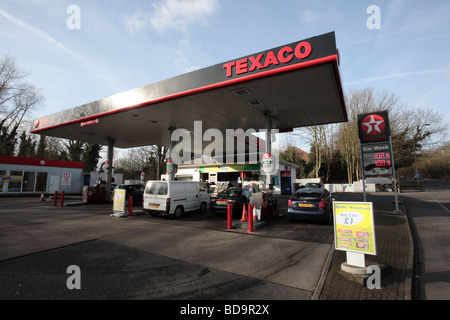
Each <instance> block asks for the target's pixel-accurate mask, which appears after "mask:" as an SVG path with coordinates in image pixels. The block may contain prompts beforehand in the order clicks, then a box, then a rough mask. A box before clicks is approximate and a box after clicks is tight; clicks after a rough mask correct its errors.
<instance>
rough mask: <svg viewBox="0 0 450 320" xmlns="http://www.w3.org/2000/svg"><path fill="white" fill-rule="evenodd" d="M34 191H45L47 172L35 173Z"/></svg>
mask: <svg viewBox="0 0 450 320" xmlns="http://www.w3.org/2000/svg"><path fill="white" fill-rule="evenodd" d="M35 191H36V192H46V191H47V172H38V173H37V175H36V190H35Z"/></svg>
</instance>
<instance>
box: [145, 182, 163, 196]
mask: <svg viewBox="0 0 450 320" xmlns="http://www.w3.org/2000/svg"><path fill="white" fill-rule="evenodd" d="M145 193H146V194H154V195H166V194H167V183H166V182H151V183H148V184H147V186H146V187H145Z"/></svg>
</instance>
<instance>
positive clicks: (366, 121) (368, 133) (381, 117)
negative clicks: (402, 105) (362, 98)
mask: <svg viewBox="0 0 450 320" xmlns="http://www.w3.org/2000/svg"><path fill="white" fill-rule="evenodd" d="M358 131H359V139H360V141H361V143H375V142H382V141H389V137H390V135H391V133H390V130H389V115H388V112H387V111H376V112H371V113H365V114H359V115H358Z"/></svg>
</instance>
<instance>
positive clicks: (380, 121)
mask: <svg viewBox="0 0 450 320" xmlns="http://www.w3.org/2000/svg"><path fill="white" fill-rule="evenodd" d="M358 129H359V140H360V148H361V161H362V167H363V173H364V176H379V175H391V174H392V173H393V163H394V159H393V154H392V150H391V149H392V148H391V142H390V129H389V117H388V112H387V111H380V112H372V113H366V114H360V115H358Z"/></svg>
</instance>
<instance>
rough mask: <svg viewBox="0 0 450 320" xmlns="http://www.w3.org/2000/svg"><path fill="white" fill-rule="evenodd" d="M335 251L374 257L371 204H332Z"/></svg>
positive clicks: (338, 202) (340, 202)
mask: <svg viewBox="0 0 450 320" xmlns="http://www.w3.org/2000/svg"><path fill="white" fill-rule="evenodd" d="M333 214H334V237H335V241H334V243H335V249H336V250H343V251H350V252H358V253H365V254H370V255H376V247H375V229H374V223H373V208H372V202H342V201H334V202H333Z"/></svg>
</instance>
